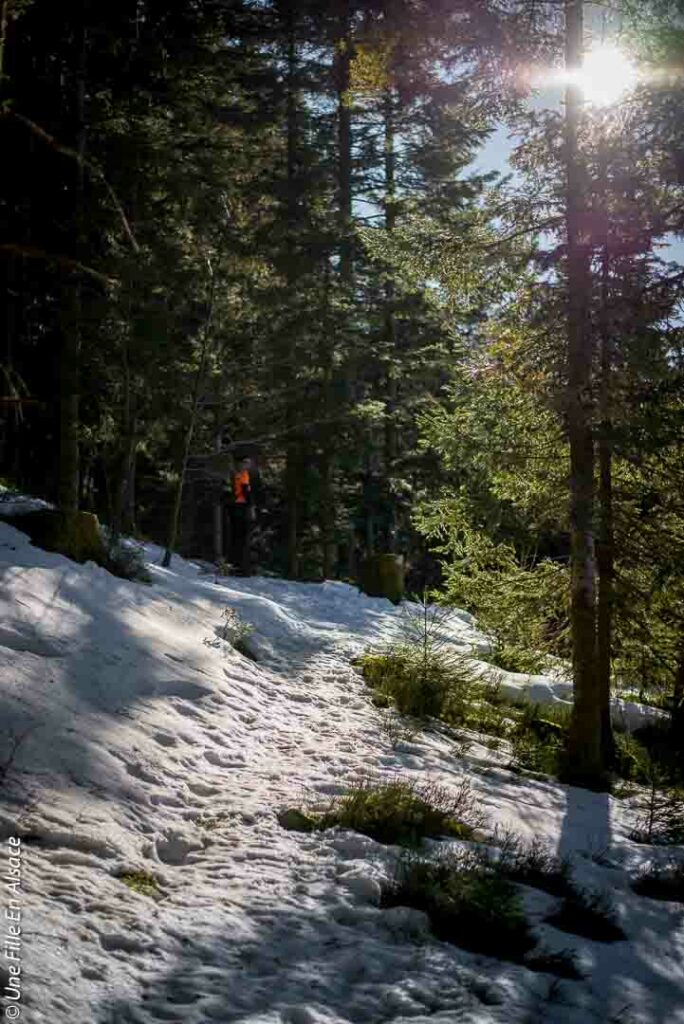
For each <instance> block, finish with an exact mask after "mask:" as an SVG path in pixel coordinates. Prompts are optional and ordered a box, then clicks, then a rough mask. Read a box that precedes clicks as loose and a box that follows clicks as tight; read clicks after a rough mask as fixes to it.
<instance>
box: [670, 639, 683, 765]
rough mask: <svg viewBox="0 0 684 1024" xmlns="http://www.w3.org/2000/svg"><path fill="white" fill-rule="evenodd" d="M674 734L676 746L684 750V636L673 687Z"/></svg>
mask: <svg viewBox="0 0 684 1024" xmlns="http://www.w3.org/2000/svg"><path fill="white" fill-rule="evenodd" d="M671 729H672V735H673V737H674V741H675V746H676V747H677V748H678V749H679V750H684V637H682V638H681V641H680V645H679V653H678V656H677V667H676V669H675V679H674V686H673V688H672V723H671Z"/></svg>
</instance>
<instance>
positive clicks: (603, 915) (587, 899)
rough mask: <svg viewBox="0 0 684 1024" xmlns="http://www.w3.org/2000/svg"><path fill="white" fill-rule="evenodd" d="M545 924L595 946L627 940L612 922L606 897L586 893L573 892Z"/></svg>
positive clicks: (586, 891) (613, 914) (576, 890)
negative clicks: (598, 943) (577, 936)
mask: <svg viewBox="0 0 684 1024" xmlns="http://www.w3.org/2000/svg"><path fill="white" fill-rule="evenodd" d="M545 921H546V923H547V924H551V925H553V926H554V927H555V928H559V929H560V930H561V931H563V932H570V933H571V934H572V935H581V936H583V937H584V938H586V939H593V940H594V941H595V942H618V941H619V940H620V939H624V938H626V936H625V933H624V931H623V930H622V928H621V927H620V925H619V924H618V923H617V921H616V919H615V912H614V910H613V909H612V907H611V904H610V900H609V898H608V896H607V895H606V894H605V893H600V892H590V891H588V890H586V889H575V888H573V890H572V892H571V893H570V894H569V895H568V896H566V897H565V899H564V900H563V902H562V904H561V906H560V908H559V909H558V910H556V911H554V912H553V913H552V914H549V915H548V917H546V918H545Z"/></svg>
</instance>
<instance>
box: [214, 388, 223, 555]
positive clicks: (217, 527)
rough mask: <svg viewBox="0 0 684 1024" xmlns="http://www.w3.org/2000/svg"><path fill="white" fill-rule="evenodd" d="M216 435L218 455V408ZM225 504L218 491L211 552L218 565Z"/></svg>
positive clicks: (219, 429) (219, 416)
mask: <svg viewBox="0 0 684 1024" xmlns="http://www.w3.org/2000/svg"><path fill="white" fill-rule="evenodd" d="M215 430H216V433H215V435H214V451H215V452H217V453H220V451H221V446H222V439H223V430H222V424H221V412H220V406H219V405H218V404H217V406H216V424H215ZM224 504H225V496H224V494H223V492H222V491H221V490H220V489H218V490H217V493H216V496H215V498H214V509H213V530H212V533H213V545H212V546H213V551H214V561H215V562H216V563H217V564H218V563H219V562H222V561H223V508H224Z"/></svg>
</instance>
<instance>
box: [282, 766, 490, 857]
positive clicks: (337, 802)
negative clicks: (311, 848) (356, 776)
mask: <svg viewBox="0 0 684 1024" xmlns="http://www.w3.org/2000/svg"><path fill="white" fill-rule="evenodd" d="M278 822H279V824H280V825H281V826H282V827H283V828H286V829H289V830H290V831H295V832H314V831H322V830H325V829H329V828H336V827H337V828H347V829H351V830H352V831H354V832H359V833H361V834H362V835H365V836H369V837H370V838H371V839H375V840H376V842H378V843H386V844H388V845H396V846H406V847H416V846H419V845H420V843H421V841H422V840H423V839H428V838H430V839H440V838H445V837H450V838H452V839H477V837H478V830H479V829H481V828H483V827H484V825H485V816H484V814H483V813H482V812H481V811H480V810H479V808H478V806H477V800H476V798H475V796H474V794H473V792H472V790H471V788H470V785H469V783H467V782H464V783H462V784H461V786H459V788H458V789H457V790H455V791H453V792H452V791H451V790H448V789H446V788H443V787H442V786H436V785H432V784H428V785H425V786H417V785H414V784H412V783H408V782H403V781H398V780H397V781H394V782H386V783H382V784H380V785H378V784H377V783H374V782H373V781H372V780H369V779H362V780H361V781H360V782H358V783H357V784H356V785H354V786H353V787H352V788H351V789H350V790H349V792H348V793H345V794H344V795H343V796H340V797H336V798H335V799H334V800H333V801H332V803H331V805H330V807H329V808H328V810H326V811H324V812H323V813H313V812H306V811H302V810H299V809H298V808H294V807H291V808H288V809H287V810H284V811H281V812H280V814H279V815H278Z"/></svg>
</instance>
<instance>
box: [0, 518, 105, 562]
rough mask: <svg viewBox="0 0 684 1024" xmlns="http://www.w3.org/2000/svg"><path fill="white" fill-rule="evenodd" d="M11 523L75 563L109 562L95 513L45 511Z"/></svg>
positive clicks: (45, 547)
mask: <svg viewBox="0 0 684 1024" xmlns="http://www.w3.org/2000/svg"><path fill="white" fill-rule="evenodd" d="M8 521H9V522H10V523H11V525H12V526H16V528H17V529H18V530H21V531H22V532H23V533H26V534H28V536H29V537H30V538H31V542H32V543H33V544H35V545H36V547H40V548H43V549H44V550H45V551H57V552H58V553H59V554H61V555H66V556H67V558H72V559H73V560H74V561H75V562H88V561H92V562H97V563H98V564H100V565H101V564H103V563H104V562H105V561H106V558H107V549H106V546H105V543H104V541H103V539H102V535H101V533H100V524H99V522H98V520H97V516H95V515H93V514H92V513H91V512H60V511H58V510H57V509H41V510H40V511H36V512H26V513H24V514H23V515H19V516H12V518H11V519H10V520H8Z"/></svg>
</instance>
